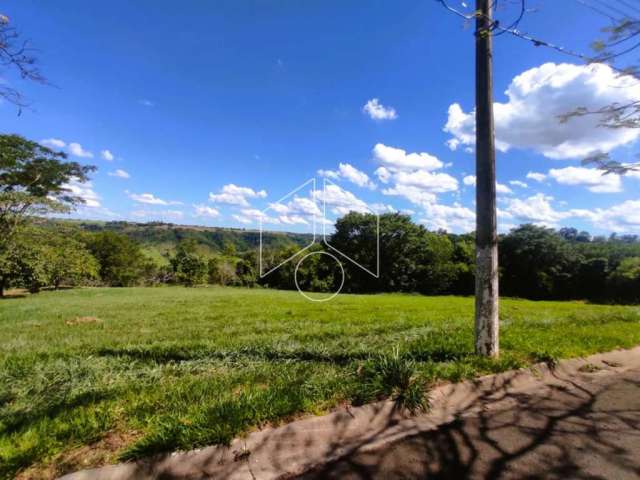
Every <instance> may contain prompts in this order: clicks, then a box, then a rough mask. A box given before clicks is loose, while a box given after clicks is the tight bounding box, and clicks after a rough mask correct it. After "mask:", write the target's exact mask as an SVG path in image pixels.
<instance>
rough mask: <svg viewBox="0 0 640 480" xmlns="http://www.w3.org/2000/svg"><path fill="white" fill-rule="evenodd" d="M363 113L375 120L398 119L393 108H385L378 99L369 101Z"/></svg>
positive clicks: (363, 108)
mask: <svg viewBox="0 0 640 480" xmlns="http://www.w3.org/2000/svg"><path fill="white" fill-rule="evenodd" d="M362 111H363V112H364V113H366V114H367V115H369V117H371V118H372V119H374V120H395V119H396V118H398V114H397V113H396V110H395V109H394V108H393V107H385V106H384V105H382V104H381V103H380V100H379V99H377V98H372V99H371V100H369V101H368V102H367V103H366V104H365V106H364V107H362Z"/></svg>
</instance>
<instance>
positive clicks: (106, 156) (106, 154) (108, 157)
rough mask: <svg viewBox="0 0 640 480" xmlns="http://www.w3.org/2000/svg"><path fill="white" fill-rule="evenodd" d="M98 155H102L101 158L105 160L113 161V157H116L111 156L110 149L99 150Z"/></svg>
mask: <svg viewBox="0 0 640 480" xmlns="http://www.w3.org/2000/svg"><path fill="white" fill-rule="evenodd" d="M100 156H101V157H102V159H103V160H106V161H107V162H113V160H114V158H116V157H114V156H113V153H111V151H110V150H101V151H100Z"/></svg>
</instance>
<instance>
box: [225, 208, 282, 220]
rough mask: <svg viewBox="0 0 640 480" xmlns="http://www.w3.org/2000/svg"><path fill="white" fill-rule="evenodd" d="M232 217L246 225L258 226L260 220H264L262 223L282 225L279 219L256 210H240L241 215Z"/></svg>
mask: <svg viewBox="0 0 640 480" xmlns="http://www.w3.org/2000/svg"><path fill="white" fill-rule="evenodd" d="M232 217H233V218H235V219H236V220H237V221H238V222H240V223H245V224H250V223H255V224H257V223H258V222H259V220H260V219H262V223H273V224H279V223H280V221H279V220H278V219H277V218H275V217H271V216H269V215H267V214H266V213H264V212H261V211H260V210H258V209H256V208H243V209H242V210H240V214H239V215H232Z"/></svg>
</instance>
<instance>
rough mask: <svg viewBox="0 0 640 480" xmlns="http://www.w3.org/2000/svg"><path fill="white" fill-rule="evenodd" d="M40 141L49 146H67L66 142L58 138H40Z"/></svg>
mask: <svg viewBox="0 0 640 480" xmlns="http://www.w3.org/2000/svg"><path fill="white" fill-rule="evenodd" d="M40 143H41V144H42V145H44V146H45V147H50V148H64V147H66V146H67V144H66V142H64V141H63V140H60V139H59V138H45V139H44V140H40Z"/></svg>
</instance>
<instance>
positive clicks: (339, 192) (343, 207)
mask: <svg viewBox="0 0 640 480" xmlns="http://www.w3.org/2000/svg"><path fill="white" fill-rule="evenodd" d="M313 197H314V198H315V199H316V200H317V201H319V202H322V201H324V202H325V204H326V205H327V207H329V208H330V209H331V211H332V212H333V213H334V214H336V215H346V214H347V213H349V212H351V211H354V212H361V213H366V212H369V211H370V210H369V208H368V207H367V204H366V203H365V202H363V201H362V200H360V199H359V198H358V197H356V196H355V195H354V194H353V193H351V192H349V191H348V190H345V189H343V188H340V187H339V186H338V185H334V184H326V185H325V188H324V190H314V192H313Z"/></svg>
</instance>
